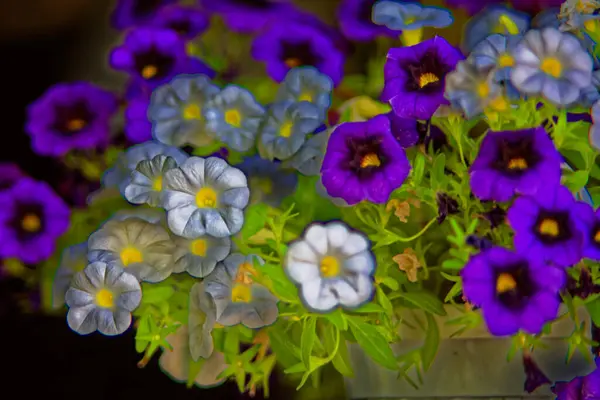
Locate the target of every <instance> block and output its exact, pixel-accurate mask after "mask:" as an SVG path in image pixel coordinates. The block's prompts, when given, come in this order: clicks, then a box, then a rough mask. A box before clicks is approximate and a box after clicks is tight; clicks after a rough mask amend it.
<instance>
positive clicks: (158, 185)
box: [152, 176, 163, 192]
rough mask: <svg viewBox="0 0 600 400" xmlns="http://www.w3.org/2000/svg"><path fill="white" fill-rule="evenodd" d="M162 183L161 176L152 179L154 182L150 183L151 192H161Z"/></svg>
mask: <svg viewBox="0 0 600 400" xmlns="http://www.w3.org/2000/svg"><path fill="white" fill-rule="evenodd" d="M162 181H163V178H162V176H159V177H157V178H156V179H154V182H152V190H154V191H155V192H160V191H161V190H162Z"/></svg>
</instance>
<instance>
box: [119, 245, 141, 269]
mask: <svg viewBox="0 0 600 400" xmlns="http://www.w3.org/2000/svg"><path fill="white" fill-rule="evenodd" d="M120 256H121V262H122V263H123V265H124V266H126V267H127V266H129V265H130V264H134V263H141V262H142V261H143V260H144V257H143V256H142V252H141V251H139V250H138V249H136V248H135V247H133V246H127V247H125V248H124V249H123V250H121V254H120Z"/></svg>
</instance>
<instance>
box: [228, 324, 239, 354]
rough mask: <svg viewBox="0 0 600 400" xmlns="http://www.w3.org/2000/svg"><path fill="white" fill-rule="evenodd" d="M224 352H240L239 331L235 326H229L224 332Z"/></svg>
mask: <svg viewBox="0 0 600 400" xmlns="http://www.w3.org/2000/svg"><path fill="white" fill-rule="evenodd" d="M224 347H225V352H226V353H228V354H238V353H239V352H240V331H238V330H237V329H236V328H235V327H234V328H230V329H228V330H227V332H226V333H225V344H224Z"/></svg>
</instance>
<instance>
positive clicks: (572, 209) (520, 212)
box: [507, 185, 584, 267]
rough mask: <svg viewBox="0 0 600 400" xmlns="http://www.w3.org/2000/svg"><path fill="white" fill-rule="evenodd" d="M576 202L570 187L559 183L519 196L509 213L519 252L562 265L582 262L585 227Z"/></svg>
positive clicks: (516, 247)
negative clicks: (535, 192) (532, 193)
mask: <svg viewBox="0 0 600 400" xmlns="http://www.w3.org/2000/svg"><path fill="white" fill-rule="evenodd" d="M576 204H577V203H576V201H575V199H574V198H573V195H572V194H571V192H570V191H569V189H567V188H566V187H564V186H559V185H556V186H545V187H544V188H543V190H542V191H540V192H538V193H537V194H536V195H533V196H521V197H519V198H517V199H516V200H515V201H514V203H513V205H512V206H511V207H510V208H509V209H508V214H507V219H508V223H509V224H510V226H511V227H512V229H513V230H514V231H515V237H514V244H515V249H516V250H517V252H519V253H522V254H527V255H529V256H530V257H534V258H536V259H538V260H541V261H549V262H552V263H553V264H554V265H557V266H562V267H569V266H571V265H573V264H576V263H577V262H579V260H581V257H582V251H583V243H584V233H583V232H584V226H583V225H582V224H581V221H579V218H578V213H577V207H576Z"/></svg>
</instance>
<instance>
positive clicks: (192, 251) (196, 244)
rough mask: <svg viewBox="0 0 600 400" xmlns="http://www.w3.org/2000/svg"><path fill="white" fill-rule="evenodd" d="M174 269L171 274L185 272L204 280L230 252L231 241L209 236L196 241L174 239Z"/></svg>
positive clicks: (180, 238)
mask: <svg viewBox="0 0 600 400" xmlns="http://www.w3.org/2000/svg"><path fill="white" fill-rule="evenodd" d="M174 242H175V245H176V246H177V248H176V249H175V254H174V260H175V268H174V269H173V272H177V273H178V272H184V271H185V272H187V273H188V274H190V275H191V276H193V277H195V278H204V277H205V276H207V275H208V274H210V273H211V272H212V271H213V270H214V269H215V266H216V265H217V263H218V262H219V261H223V260H224V259H225V257H227V256H228V255H229V253H230V252H231V239H229V238H228V237H225V238H219V239H217V238H213V237H210V236H203V237H199V238H198V239H186V238H182V237H177V238H175V239H174Z"/></svg>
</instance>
